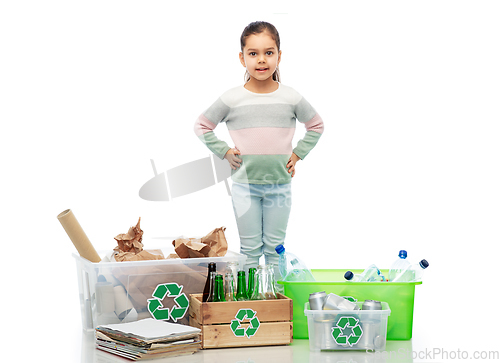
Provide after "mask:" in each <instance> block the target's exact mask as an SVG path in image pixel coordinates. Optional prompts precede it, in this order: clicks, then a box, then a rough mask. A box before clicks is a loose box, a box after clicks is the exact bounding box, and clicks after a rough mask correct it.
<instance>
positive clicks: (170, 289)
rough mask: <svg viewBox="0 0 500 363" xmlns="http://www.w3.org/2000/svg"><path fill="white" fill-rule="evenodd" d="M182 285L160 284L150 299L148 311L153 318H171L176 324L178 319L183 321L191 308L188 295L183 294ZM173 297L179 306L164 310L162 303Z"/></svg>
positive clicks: (173, 283) (172, 283)
mask: <svg viewBox="0 0 500 363" xmlns="http://www.w3.org/2000/svg"><path fill="white" fill-rule="evenodd" d="M182 287H183V286H182V285H181V286H179V285H178V284H177V283H175V282H171V283H168V284H159V285H158V286H156V289H155V291H154V292H153V298H152V299H148V310H149V312H150V313H151V316H152V317H153V318H155V319H156V320H168V319H169V318H171V319H172V320H173V321H174V322H177V320H178V319H182V318H183V317H184V315H186V311H187V309H188V307H189V300H188V298H187V297H186V294H184V293H182V294H181V291H182ZM166 296H168V297H173V298H174V301H175V302H176V304H177V306H174V307H173V308H172V311H170V309H169V308H164V307H163V305H162V303H161V301H162V300H163V299H164V298H165V297H166Z"/></svg>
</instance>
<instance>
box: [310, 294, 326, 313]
mask: <svg viewBox="0 0 500 363" xmlns="http://www.w3.org/2000/svg"><path fill="white" fill-rule="evenodd" d="M325 299H326V292H324V291H320V292H313V293H312V294H309V308H310V309H311V310H323V304H324V303H325Z"/></svg>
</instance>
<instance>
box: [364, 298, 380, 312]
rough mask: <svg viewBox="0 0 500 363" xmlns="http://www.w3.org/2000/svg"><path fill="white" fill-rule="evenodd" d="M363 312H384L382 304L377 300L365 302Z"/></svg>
mask: <svg viewBox="0 0 500 363" xmlns="http://www.w3.org/2000/svg"><path fill="white" fill-rule="evenodd" d="M361 310H382V303H381V302H380V301H377V300H365V302H364V303H363V306H362V307H361Z"/></svg>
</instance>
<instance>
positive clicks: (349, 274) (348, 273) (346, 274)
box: [344, 271, 354, 280]
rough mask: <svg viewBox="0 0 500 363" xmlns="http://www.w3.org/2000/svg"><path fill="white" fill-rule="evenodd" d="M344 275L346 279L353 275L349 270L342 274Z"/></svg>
mask: <svg viewBox="0 0 500 363" xmlns="http://www.w3.org/2000/svg"><path fill="white" fill-rule="evenodd" d="M344 277H345V279H346V280H351V279H352V278H353V277H354V274H353V273H352V272H351V271H347V272H346V273H345V274H344Z"/></svg>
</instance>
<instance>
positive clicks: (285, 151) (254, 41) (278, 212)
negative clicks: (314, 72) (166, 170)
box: [194, 21, 323, 271]
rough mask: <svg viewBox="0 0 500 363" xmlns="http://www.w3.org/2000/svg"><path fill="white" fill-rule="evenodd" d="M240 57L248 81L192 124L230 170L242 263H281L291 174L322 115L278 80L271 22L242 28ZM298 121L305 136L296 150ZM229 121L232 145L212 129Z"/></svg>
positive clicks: (308, 146)
mask: <svg viewBox="0 0 500 363" xmlns="http://www.w3.org/2000/svg"><path fill="white" fill-rule="evenodd" d="M240 43H241V53H240V54H239V57H240V62H241V64H242V65H243V67H245V68H246V73H245V84H244V85H242V86H238V87H235V88H232V89H230V90H229V91H227V92H225V93H224V94H223V95H222V96H220V98H219V99H218V100H217V101H216V102H215V103H214V104H213V105H212V106H210V107H209V108H208V109H207V110H206V111H205V112H203V113H202V114H201V115H200V117H199V118H198V119H197V120H196V123H195V127H194V130H195V133H196V135H197V136H198V137H199V139H200V140H201V141H202V142H203V143H205V145H206V146H207V147H208V148H209V149H210V150H211V151H212V152H213V153H214V154H215V155H217V156H218V157H219V158H220V159H223V158H225V159H227V161H228V162H229V164H230V166H231V168H232V169H233V170H232V179H233V186H232V199H233V209H234V213H235V216H236V224H237V226H238V232H239V235H240V246H241V249H240V250H241V253H243V254H245V255H246V256H247V262H246V265H245V269H246V270H247V271H248V269H249V268H250V267H257V265H258V264H259V258H260V257H261V256H262V254H263V253H264V255H265V262H266V264H270V263H273V264H275V265H276V266H277V263H278V257H279V256H278V254H277V253H276V251H275V247H276V246H278V245H279V244H281V243H284V239H285V234H286V227H287V223H288V217H289V215H290V207H291V191H290V187H291V180H292V177H293V176H294V175H295V165H296V163H297V161H298V160H303V159H304V158H305V157H306V156H307V154H308V153H309V152H310V151H311V149H312V148H313V147H314V146H315V145H316V143H317V142H318V140H319V138H320V136H321V134H322V133H323V121H322V120H321V117H320V116H319V115H318V114H317V113H316V111H315V110H314V108H312V107H311V105H310V104H309V103H308V102H307V101H306V100H305V99H304V98H303V97H302V96H301V95H300V94H299V93H297V92H296V91H295V90H294V89H292V88H291V87H288V86H285V85H283V84H281V83H280V75H279V70H278V65H279V63H280V61H281V50H280V38H279V34H278V31H277V30H276V28H275V27H274V26H273V25H271V24H269V23H266V22H263V21H257V22H253V23H251V24H249V25H248V26H247V27H246V28H245V29H244V30H243V33H242V34H241V38H240ZM296 120H298V121H300V122H302V123H304V124H305V127H306V130H307V132H306V135H305V136H304V138H303V139H302V140H300V141H299V142H298V143H297V146H296V147H295V148H293V149H292V138H293V135H294V131H295V124H296ZM220 122H225V123H226V125H227V128H228V129H229V134H230V136H231V138H232V139H233V142H234V145H235V147H234V148H230V147H229V146H228V145H227V143H226V142H224V141H221V140H219V139H218V138H217V137H216V136H215V134H214V132H213V130H214V129H215V127H216V126H217V125H218V124H219V123H220Z"/></svg>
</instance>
